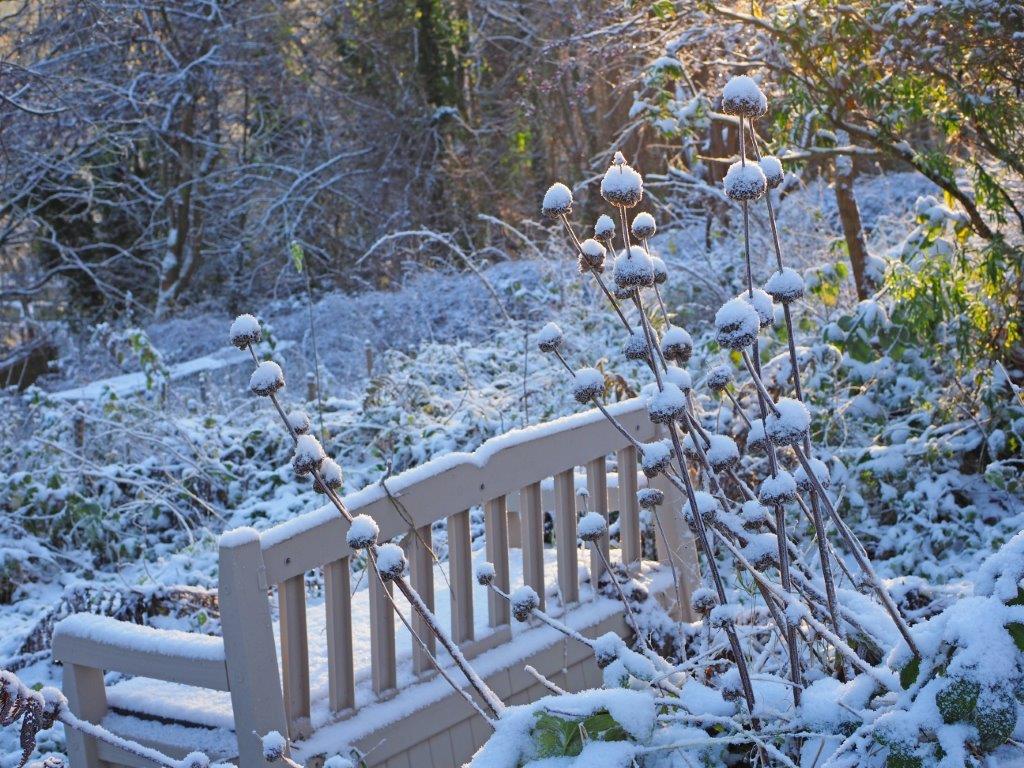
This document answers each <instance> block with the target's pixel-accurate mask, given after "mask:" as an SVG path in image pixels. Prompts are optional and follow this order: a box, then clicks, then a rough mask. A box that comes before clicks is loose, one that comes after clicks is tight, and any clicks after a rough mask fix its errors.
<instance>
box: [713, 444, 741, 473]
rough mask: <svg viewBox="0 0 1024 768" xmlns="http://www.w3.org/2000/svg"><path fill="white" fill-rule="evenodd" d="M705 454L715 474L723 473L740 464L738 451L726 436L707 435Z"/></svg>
mask: <svg viewBox="0 0 1024 768" xmlns="http://www.w3.org/2000/svg"><path fill="white" fill-rule="evenodd" d="M708 443H709V445H708V447H707V449H706V450H705V454H706V456H707V459H708V464H710V465H711V469H712V470H714V471H715V472H725V471H726V470H729V469H732V468H733V467H735V466H736V465H737V464H739V463H740V449H739V448H738V447H737V446H736V441H735V440H733V439H732V438H731V437H729V436H728V435H708Z"/></svg>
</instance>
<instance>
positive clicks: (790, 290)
mask: <svg viewBox="0 0 1024 768" xmlns="http://www.w3.org/2000/svg"><path fill="white" fill-rule="evenodd" d="M764 290H765V291H766V292H767V293H768V294H770V295H771V297H772V298H773V299H775V300H776V301H778V302H780V303H782V304H785V303H788V302H791V301H796V300H797V299H799V298H801V297H802V296H803V295H804V279H803V278H802V277H800V273H799V272H797V271H796V270H795V269H793V268H792V267H783V268H782V269H781V270H779V271H776V272H773V273H772V276H771V277H769V278H768V282H767V283H765V284H764Z"/></svg>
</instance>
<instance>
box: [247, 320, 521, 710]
mask: <svg viewBox="0 0 1024 768" xmlns="http://www.w3.org/2000/svg"><path fill="white" fill-rule="evenodd" d="M243 341H244V340H243ZM238 346H241V348H242V349H247V350H248V352H249V354H250V355H251V356H252V359H253V362H254V363H255V364H256V368H257V371H258V370H259V368H260V360H259V357H258V356H257V355H256V350H255V348H254V346H253V343H252V342H251V341H249V342H247V343H245V344H244V345H241V344H239V345H238ZM282 385H283V379H282ZM278 388H279V387H278ZM265 394H266V395H267V396H268V397H269V399H270V401H271V403H273V405H274V408H275V409H276V410H277V413H278V415H279V416H280V417H281V421H282V422H283V423H284V426H285V429H286V430H287V431H288V434H289V435H291V437H292V440H293V441H294V442H295V443H296V445H298V441H299V435H298V434H297V433H296V431H295V429H294V427H293V426H292V424H291V421H290V420H289V419H288V416H287V414H285V412H284V409H283V408H282V407H281V403H280V401H279V400H278V397H277V394H276V389H275V390H272V391H268V392H265ZM309 474H311V475H312V477H313V481H314V483H316V484H317V487H319V488H321V489H323V491H324V495H326V496H327V498H328V500H329V501H330V502H331V504H332V505H333V506H334V507H335V509H337V510H338V513H339V514H340V515H341V516H342V518H343V519H344V520H345V521H346V522H347V523H349V525H350V526H351V524H352V520H353V518H352V515H351V513H350V512H349V511H348V509H347V508H346V506H345V503H344V502H343V501H342V500H341V497H339V496H338V494H337V493H336V492H335V490H334V488H333V487H332V485H331V484H330V483H329V482H327V481H326V479H325V478H324V476H323V474H322V472H321V470H320V467H319V466H316V465H314V466H311V467H310V468H309ZM368 549H369V550H370V558H369V560H370V563H371V565H372V567H373V569H374V572H375V573H376V574H377V577H378V578H381V574H380V571H379V569H378V568H377V558H376V554H377V548H376V544H375V543H373V544H371V545H370V546H369V547H368ZM390 580H391V581H393V582H394V584H395V586H396V587H397V588H398V589H399V591H400V592H401V593H402V594H403V595H405V597H406V599H407V600H408V601H409V605H410V606H412V609H413V610H414V611H416V613H417V614H419V616H420V618H422V619H423V622H424V623H425V624H426V625H427V627H428V628H429V629H430V631H431V633H432V634H433V635H434V636H435V637H436V638H437V640H438V641H439V642H440V643H441V645H442V646H444V648H445V650H446V651H448V653H449V655H450V656H451V657H452V660H453V661H454V662H455V665H456V666H457V667H458V668H459V670H460V671H461V672H462V673H463V675H465V677H466V679H467V680H468V681H469V683H470V685H472V686H473V688H474V689H475V690H476V692H477V693H478V694H479V695H480V698H481V699H483V701H484V703H485V704H486V705H487V708H488V710H490V712H491V714H492V715H493V717H494V718H497V717H500V716H501V714H502V712H504V711H505V705H504V704H503V703H502V701H501V699H500V698H499V697H498V695H497V694H496V693H495V692H494V691H493V690H491V688H490V686H488V685H487V683H486V682H484V680H483V678H481V677H480V676H479V675H478V674H477V673H476V671H475V670H474V669H473V667H472V666H470V664H469V661H468V660H467V659H466V657H465V656H464V655H463V653H462V651H461V650H460V649H459V647H458V645H456V644H455V642H454V641H453V640H452V639H451V637H450V636H449V634H448V632H447V631H446V630H445V629H444V628H443V627H442V626H441V624H440V623H439V622H438V620H437V617H436V616H435V615H434V613H433V611H431V610H430V608H429V607H428V606H427V605H426V603H424V602H423V599H422V598H421V597H420V595H419V594H418V593H417V592H416V590H415V589H413V588H412V586H411V585H410V584H409V583H408V582H407V581H406V580H405V578H404V577H403V576H402V575H401V574H398V575H394V576H391V577H390ZM385 591H386V590H385ZM392 606H393V607H394V609H395V612H396V613H398V614H399V616H401V611H399V610H398V606H397V605H395V604H394V602H392ZM402 620H403V621H404V620H405V619H404V618H403V619H402ZM424 650H426V649H424ZM428 656H430V659H431V663H432V664H434V666H435V667H437V668H438V669H439V668H440V664H439V663H438V661H437V660H436V659H435V658H434V657H433V655H431V654H430V653H429V652H428ZM445 679H446V680H448V677H447V676H445ZM453 687H454V688H455V690H456V691H458V692H460V693H461V692H462V689H461V688H460V687H459V686H456V685H453ZM488 723H490V724H492V725H493V720H492V719H491V718H488Z"/></svg>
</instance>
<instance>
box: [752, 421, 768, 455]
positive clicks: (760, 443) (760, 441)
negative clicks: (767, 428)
mask: <svg viewBox="0 0 1024 768" xmlns="http://www.w3.org/2000/svg"><path fill="white" fill-rule="evenodd" d="M767 447H768V436H767V435H766V434H765V433H764V421H762V420H761V419H752V420H751V421H750V429H749V430H748V431H747V450H748V451H750V450H755V449H758V450H763V449H764V448H767Z"/></svg>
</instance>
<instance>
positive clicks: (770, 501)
mask: <svg viewBox="0 0 1024 768" xmlns="http://www.w3.org/2000/svg"><path fill="white" fill-rule="evenodd" d="M795 498H796V480H794V479H793V476H792V475H791V474H789V472H786V471H785V470H784V469H780V470H779V473H778V474H777V475H776V476H775V477H766V478H765V479H764V480H763V481H762V482H761V487H760V488H759V489H758V491H757V500H758V501H760V502H761V503H762V504H764V505H765V506H766V507H773V506H775V505H776V504H788V503H789V502H791V501H793V500H794V499H795Z"/></svg>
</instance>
